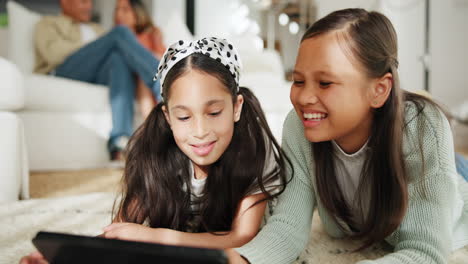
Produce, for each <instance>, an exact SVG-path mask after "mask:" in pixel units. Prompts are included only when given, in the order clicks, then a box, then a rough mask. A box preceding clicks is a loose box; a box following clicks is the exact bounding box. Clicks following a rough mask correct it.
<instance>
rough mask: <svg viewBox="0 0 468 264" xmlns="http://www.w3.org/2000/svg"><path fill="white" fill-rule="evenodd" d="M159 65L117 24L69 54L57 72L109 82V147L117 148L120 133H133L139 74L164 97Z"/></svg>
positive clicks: (154, 92)
mask: <svg viewBox="0 0 468 264" xmlns="http://www.w3.org/2000/svg"><path fill="white" fill-rule="evenodd" d="M158 66H159V61H158V60H157V59H156V58H155V57H154V56H153V54H151V52H150V51H148V50H147V49H146V48H144V47H143V46H142V45H140V43H138V41H137V39H136V37H135V35H134V34H133V33H132V32H131V31H130V30H129V29H128V28H126V27H124V26H117V27H115V28H114V29H112V30H111V31H110V32H109V33H107V34H106V35H104V36H102V37H100V38H98V39H97V40H95V41H93V42H91V43H89V44H87V45H85V46H84V47H82V48H81V49H79V50H78V51H76V52H75V53H73V54H72V55H70V56H69V57H67V58H66V59H65V61H64V62H63V63H62V64H61V65H59V66H58V67H57V68H56V69H55V75H56V76H60V77H65V78H70V79H74V80H79V81H85V82H89V83H94V84H103V85H107V86H109V89H110V92H109V95H110V98H109V99H110V100H109V101H110V104H111V111H112V131H111V133H110V137H109V142H108V148H109V151H113V150H114V149H113V148H114V146H115V141H116V140H117V139H118V138H119V137H121V136H126V137H130V136H131V134H132V133H133V114H134V113H133V109H134V105H133V103H134V99H135V87H136V81H135V76H138V77H139V78H140V79H141V80H142V81H143V82H144V83H145V84H146V85H147V86H148V87H150V88H151V89H152V92H153V94H154V96H155V97H156V99H157V100H158V101H160V100H161V92H160V85H159V81H157V82H154V81H153V76H154V74H155V73H156V71H157V69H158Z"/></svg>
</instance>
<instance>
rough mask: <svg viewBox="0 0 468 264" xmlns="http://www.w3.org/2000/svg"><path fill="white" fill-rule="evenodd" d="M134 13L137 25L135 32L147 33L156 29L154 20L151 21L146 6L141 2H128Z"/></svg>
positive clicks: (129, 0)
mask: <svg viewBox="0 0 468 264" xmlns="http://www.w3.org/2000/svg"><path fill="white" fill-rule="evenodd" d="M128 2H129V3H130V6H131V7H132V10H133V12H134V13H135V18H136V24H135V31H136V33H137V34H140V33H143V32H145V31H149V30H152V29H153V28H154V24H153V20H152V19H151V16H150V14H149V13H148V10H147V9H146V6H145V5H144V4H143V2H142V1H141V0H128Z"/></svg>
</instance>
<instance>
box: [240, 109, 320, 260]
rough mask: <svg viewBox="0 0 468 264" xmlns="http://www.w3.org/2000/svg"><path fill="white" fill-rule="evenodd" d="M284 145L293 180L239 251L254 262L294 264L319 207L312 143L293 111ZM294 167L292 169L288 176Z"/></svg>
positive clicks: (287, 124) (285, 127)
mask: <svg viewBox="0 0 468 264" xmlns="http://www.w3.org/2000/svg"><path fill="white" fill-rule="evenodd" d="M282 148H283V150H284V152H285V153H286V155H287V156H288V158H289V159H290V160H291V163H292V167H293V169H294V175H293V177H292V180H291V181H290V182H289V183H288V185H287V187H286V189H285V190H284V192H283V193H282V194H281V195H280V196H279V197H278V204H277V205H276V207H275V209H274V212H273V215H272V216H271V217H270V218H269V219H268V222H267V223H266V225H265V226H264V227H263V228H262V230H261V231H260V232H259V233H258V235H257V236H255V238H254V239H253V240H252V241H250V242H249V243H247V244H246V245H244V246H242V247H240V248H236V249H235V250H236V251H237V252H238V253H239V254H240V255H242V256H243V257H244V258H246V259H247V260H248V261H249V262H250V263H254V264H255V263H268V264H275V263H278V264H279V263H292V262H294V261H295V260H296V259H297V257H298V256H299V255H300V253H301V252H302V251H303V250H304V248H305V246H306V244H307V242H308V239H309V233H310V228H311V223H312V213H313V210H314V208H315V206H316V199H315V195H314V190H313V188H312V185H311V174H310V173H311V171H313V167H311V165H312V153H311V144H310V142H309V141H307V139H306V138H305V137H304V129H303V125H302V122H301V120H299V117H298V116H297V114H296V112H295V111H294V110H292V111H291V112H290V113H289V114H288V116H287V118H286V121H285V122H284V126H283V142H282ZM290 176H291V168H288V178H289V177H290Z"/></svg>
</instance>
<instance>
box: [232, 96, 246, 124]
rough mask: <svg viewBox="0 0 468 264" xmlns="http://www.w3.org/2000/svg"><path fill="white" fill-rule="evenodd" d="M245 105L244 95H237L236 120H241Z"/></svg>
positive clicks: (235, 105) (235, 104)
mask: <svg viewBox="0 0 468 264" xmlns="http://www.w3.org/2000/svg"><path fill="white" fill-rule="evenodd" d="M243 105H244V97H243V96H242V95H240V94H239V95H238V96H237V100H236V102H235V103H234V122H237V121H239V120H240V117H241V112H242V106H243Z"/></svg>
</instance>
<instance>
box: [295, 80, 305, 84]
mask: <svg viewBox="0 0 468 264" xmlns="http://www.w3.org/2000/svg"><path fill="white" fill-rule="evenodd" d="M293 83H294V85H303V84H304V81H299V80H294V81H293Z"/></svg>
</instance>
